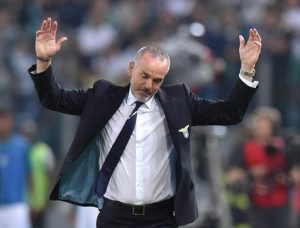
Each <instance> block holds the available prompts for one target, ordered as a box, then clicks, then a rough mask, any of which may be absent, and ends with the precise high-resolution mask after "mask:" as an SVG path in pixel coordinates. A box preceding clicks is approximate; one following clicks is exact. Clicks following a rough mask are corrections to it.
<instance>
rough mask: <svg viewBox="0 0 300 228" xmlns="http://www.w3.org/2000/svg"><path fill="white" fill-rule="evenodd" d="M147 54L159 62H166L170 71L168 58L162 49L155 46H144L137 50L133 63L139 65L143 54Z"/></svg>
mask: <svg viewBox="0 0 300 228" xmlns="http://www.w3.org/2000/svg"><path fill="white" fill-rule="evenodd" d="M146 53H147V54H149V55H150V56H151V57H152V58H155V59H158V60H159V61H161V62H164V61H166V62H167V65H168V71H169V69H170V62H171V61H170V57H169V55H168V54H167V52H165V51H164V50H163V49H161V48H159V47H156V46H144V47H142V48H140V49H139V50H138V52H137V53H136V55H135V58H134V62H135V63H136V64H138V63H139V61H140V59H141V57H142V56H144V54H146Z"/></svg>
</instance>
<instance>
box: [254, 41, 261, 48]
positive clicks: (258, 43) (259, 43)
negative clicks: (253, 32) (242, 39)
mask: <svg viewBox="0 0 300 228" xmlns="http://www.w3.org/2000/svg"><path fill="white" fill-rule="evenodd" d="M253 42H254V43H255V44H256V45H258V46H259V47H261V46H262V44H261V42H259V41H257V40H255V41H253Z"/></svg>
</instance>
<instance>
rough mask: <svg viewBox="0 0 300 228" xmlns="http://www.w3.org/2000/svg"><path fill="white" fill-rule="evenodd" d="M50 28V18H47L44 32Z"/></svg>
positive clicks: (48, 31)
mask: <svg viewBox="0 0 300 228" xmlns="http://www.w3.org/2000/svg"><path fill="white" fill-rule="evenodd" d="M50 30H51V18H48V19H47V22H46V32H47V33H50Z"/></svg>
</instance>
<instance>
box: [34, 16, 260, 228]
mask: <svg viewBox="0 0 300 228" xmlns="http://www.w3.org/2000/svg"><path fill="white" fill-rule="evenodd" d="M56 31H57V22H56V21H52V20H51V18H48V19H47V20H44V21H43V23H42V25H41V29H40V30H39V31H37V33H36V46H35V49H36V55H37V64H36V65H34V66H32V67H31V68H30V69H29V70H28V71H29V73H30V74H31V77H32V79H33V82H34V84H35V87H36V90H37V92H38V95H39V98H40V100H41V102H42V104H43V105H44V106H45V107H47V108H49V109H52V110H55V111H59V112H63V113H67V114H73V115H80V116H81V119H80V122H79V125H78V129H77V132H76V135H75V138H74V140H73V142H72V145H71V147H70V149H69V152H68V154H67V156H66V159H65V160H64V163H63V165H62V169H61V172H60V176H59V178H58V182H57V184H56V185H55V187H54V189H53V192H52V193H51V196H50V199H53V200H63V201H67V202H70V203H74V204H78V205H84V206H96V207H99V208H100V209H101V210H100V213H99V216H98V220H97V227H114V228H115V227H126V226H127V227H178V226H181V225H184V224H188V223H191V222H193V221H194V220H195V219H196V218H197V216H198V212H197V206H196V200H195V192H194V184H193V180H192V174H191V173H192V167H191V154H190V138H189V133H190V130H191V126H199V125H212V124H218V125H230V124H236V123H238V122H240V121H241V119H242V117H243V115H244V113H245V112H246V109H247V106H248V103H249V102H250V100H251V97H252V96H253V94H254V93H255V91H256V89H255V87H256V86H257V82H252V80H253V75H254V72H255V71H254V67H255V64H256V62H257V60H258V57H259V54H260V51H261V38H260V36H259V34H258V32H257V31H256V29H250V32H249V39H248V41H247V43H246V42H245V40H244V38H243V37H242V36H240V37H239V38H240V58H241V73H240V76H239V78H240V79H239V80H238V82H237V84H236V86H235V88H234V89H233V91H232V94H231V95H230V97H229V98H228V99H227V100H226V101H218V102H214V101H208V100H204V99H200V98H199V97H197V96H196V95H195V94H193V93H192V92H191V91H190V90H189V88H188V87H187V86H186V85H185V84H182V85H173V86H162V83H163V80H164V78H165V76H166V75H167V73H168V71H169V68H170V59H169V57H168V55H167V54H166V53H165V52H164V51H163V50H161V49H159V48H156V47H143V48H141V49H140V50H139V51H138V53H137V55H136V57H135V60H134V61H132V62H130V63H129V67H128V75H129V77H130V85H128V86H126V87H119V86H116V85H113V84H111V83H110V82H108V81H104V80H99V81H97V82H96V83H95V84H94V86H93V88H91V89H88V90H86V91H84V90H66V89H64V88H62V87H61V86H60V85H58V84H57V83H56V82H55V78H54V76H53V73H52V68H51V58H52V57H53V56H54V55H55V54H56V52H57V51H59V49H60V47H61V45H62V43H63V42H65V41H66V40H67V38H66V37H62V38H60V39H59V40H58V41H56ZM138 104H139V105H141V106H140V108H138ZM131 120H132V121H131ZM133 124H134V125H133ZM132 125H133V127H132ZM130 126H131V128H130ZM129 128H130V129H131V130H128V129H129ZM133 128H134V129H133ZM124 129H125V130H124ZM124 132H125V133H124ZM126 132H127V133H126ZM128 135H129V136H128ZM125 137H127V139H126V140H124V138H125ZM128 138H129V139H128ZM124 141H126V142H124ZM121 145H122V146H121ZM120 151H121V152H120ZM95 193H96V194H95ZM174 215H175V216H174Z"/></svg>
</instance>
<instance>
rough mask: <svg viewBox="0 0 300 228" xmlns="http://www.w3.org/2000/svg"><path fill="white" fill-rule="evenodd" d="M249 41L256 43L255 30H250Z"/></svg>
mask: <svg viewBox="0 0 300 228" xmlns="http://www.w3.org/2000/svg"><path fill="white" fill-rule="evenodd" d="M248 40H249V41H254V31H253V29H250V30H249V39H248Z"/></svg>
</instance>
